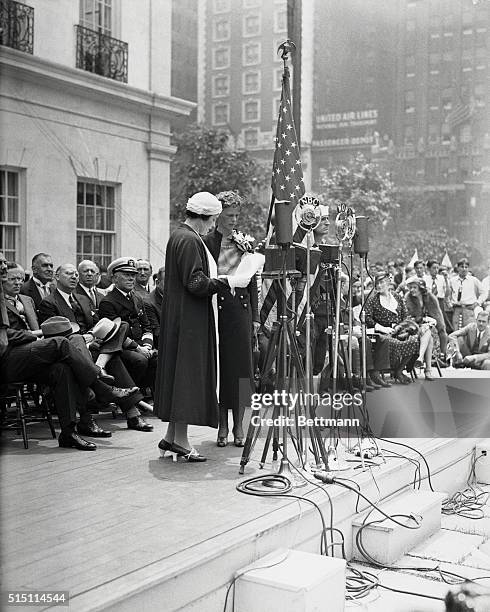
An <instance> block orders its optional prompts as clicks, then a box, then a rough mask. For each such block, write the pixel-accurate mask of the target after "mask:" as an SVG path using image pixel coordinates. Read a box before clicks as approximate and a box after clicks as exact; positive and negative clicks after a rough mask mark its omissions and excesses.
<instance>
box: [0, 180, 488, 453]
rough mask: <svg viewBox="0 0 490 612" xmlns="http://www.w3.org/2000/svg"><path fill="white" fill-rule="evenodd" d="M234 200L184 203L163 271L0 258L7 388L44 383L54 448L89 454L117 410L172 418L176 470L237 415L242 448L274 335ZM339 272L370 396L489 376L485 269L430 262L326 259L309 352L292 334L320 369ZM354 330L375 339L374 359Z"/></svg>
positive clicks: (166, 449) (323, 231) (323, 226)
mask: <svg viewBox="0 0 490 612" xmlns="http://www.w3.org/2000/svg"><path fill="white" fill-rule="evenodd" d="M241 204H242V198H241V197H240V196H239V195H238V194H237V193H235V192H231V191H228V192H222V193H219V194H217V196H214V195H212V194H210V193H207V192H200V193H197V194H195V195H194V196H192V197H191V198H189V200H188V202H187V206H186V217H185V220H184V221H183V222H182V223H181V224H180V225H179V227H178V228H177V229H176V230H175V231H174V232H173V233H172V235H171V236H170V239H169V242H168V244H167V250H166V256H165V267H161V268H159V269H158V270H157V271H156V272H155V274H153V268H152V265H151V263H150V262H149V261H147V260H145V259H136V258H131V257H120V258H118V259H116V260H114V261H112V262H111V264H110V265H109V266H108V268H107V272H106V274H105V278H102V275H101V273H100V270H99V268H98V266H97V264H96V263H95V262H93V261H90V260H83V261H81V262H79V263H78V265H75V263H74V262H69V263H57V266H56V268H55V267H54V263H53V260H52V257H51V256H50V255H49V254H47V253H43V252H41V253H37V254H36V255H34V257H33V258H32V261H31V271H32V274H31V275H27V274H26V273H25V271H24V269H23V267H22V266H21V265H20V264H19V263H17V262H7V261H6V260H5V257H4V256H3V255H2V254H0V281H1V282H0V385H3V386H4V387H6V386H8V384H9V383H18V382H23V383H26V384H28V383H29V384H34V385H37V386H39V385H47V386H48V387H49V388H50V390H51V396H52V399H53V404H54V409H55V411H56V412H57V414H58V419H59V425H60V428H61V433H60V435H59V446H60V447H63V448H75V449H78V450H95V449H96V445H95V444H94V443H93V442H91V441H89V440H86V439H85V438H89V437H93V438H98V437H100V438H102V437H110V436H111V435H112V433H111V432H110V431H106V430H104V429H102V428H101V427H100V426H99V425H98V424H97V423H96V421H95V419H94V415H95V414H97V413H100V412H102V411H104V410H105V409H108V407H109V408H110V407H113V406H114V404H116V405H117V406H118V407H119V408H120V410H121V411H122V412H123V414H124V415H125V417H126V420H127V426H128V428H129V429H132V430H135V431H139V432H148V431H152V430H153V426H152V425H151V424H150V423H149V422H148V421H147V420H145V419H144V418H143V417H142V412H143V413H144V412H149V411H151V410H153V412H154V414H155V415H156V416H157V417H159V418H160V419H161V420H162V421H164V422H167V423H168V428H167V431H166V433H165V436H164V437H163V439H162V440H161V441H160V443H159V448H160V451H161V452H162V454H163V455H164V456H167V455H170V456H172V457H173V458H174V460H176V459H177V458H178V457H182V458H184V459H186V460H187V461H189V462H200V461H205V460H206V458H205V457H203V456H202V455H200V454H199V453H198V452H197V451H196V450H195V449H194V448H193V447H192V444H191V443H190V441H189V438H188V425H206V426H210V427H213V428H217V429H218V434H217V446H218V447H221V448H222V447H225V446H226V445H227V444H228V436H229V431H228V420H229V412H230V411H231V414H232V417H233V428H232V435H233V443H234V444H235V446H238V447H242V446H243V445H244V429H243V417H244V410H245V407H246V405H247V402H246V398H247V393H251V392H252V390H254V389H255V383H256V382H257V381H256V380H254V367H255V366H254V363H253V348H254V347H260V346H262V349H263V350H265V349H264V347H265V348H266V347H267V341H268V337H269V336H270V329H268V328H267V322H266V321H265V320H262V321H261V317H260V311H261V306H262V303H263V301H264V297H265V296H264V294H263V291H261V289H262V283H261V278H260V269H259V266H257V265H256V266H255V267H254V265H255V263H256V262H255V260H253V257H251V256H252V255H253V251H254V248H253V245H252V240H251V239H249V237H247V238H245V237H244V235H243V234H241V233H239V232H237V231H236V225H237V222H238V218H239V212H240V206H241ZM321 215H322V218H321V221H320V223H319V225H318V226H317V227H316V229H315V230H314V232H313V236H314V240H313V242H314V245H313V246H314V248H316V247H319V248H320V247H321V246H322V245H325V244H328V242H329V240H330V238H329V236H328V231H329V211H328V208H327V207H326V206H322V207H321ZM245 261H246V262H247V264H248V268H247V266H243V264H244V263H245ZM252 264H253V265H252ZM245 269H247V270H248V271H246V272H244V270H245ZM338 274H340V275H341V287H342V290H341V295H340V296H339V297H338V299H339V300H340V301H341V308H340V312H341V318H342V330H343V336H342V340H341V341H340V348H341V357H340V361H341V363H340V374H339V376H342V377H345V376H346V375H350V376H351V378H352V382H353V384H357V385H361V384H363V385H365V388H366V390H368V391H369V390H373V389H377V388H381V387H389V386H391V385H392V384H394V383H399V384H409V383H410V382H411V380H412V379H411V377H409V376H407V373H410V372H411V371H412V370H413V369H414V368H424V372H425V378H426V379H427V380H432V379H433V372H432V367H433V365H434V363H437V365H438V366H439V367H446V366H447V365H448V363H451V364H452V365H453V366H454V367H469V368H475V369H481V370H490V327H489V313H490V268H489V275H488V276H486V277H485V278H484V279H482V280H479V279H478V278H476V276H474V275H473V274H472V273H471V270H470V264H469V262H468V260H467V259H465V258H463V259H461V260H460V261H458V262H457V264H456V266H455V268H454V270H451V269H448V268H447V267H445V266H443V265H441V263H440V262H438V261H436V260H435V259H430V260H428V261H427V262H424V261H416V262H415V264H414V265H413V267H412V266H405V265H404V264H403V262H401V261H398V262H395V261H390V262H387V263H386V264H383V263H382V262H376V263H375V264H374V265H373V266H371V267H370V269H369V271H368V274H367V275H366V280H365V281H364V286H363V285H362V284H361V282H362V281H361V278H358V277H356V275H352V278H349V276H347V275H346V274H344V273H343V272H338V267H337V268H336V266H335V262H333V264H332V262H331V261H330V262H329V263H328V264H326V265H325V266H323V268H322V277H321V279H320V282H319V283H317V284H315V294H314V295H313V296H312V302H311V303H312V312H313V314H314V317H313V325H312V330H311V331H312V334H311V340H312V342H311V347H306V346H305V342H304V329H302V328H301V327H300V328H299V329H297V333H298V336H299V337H300V342H299V346H300V347H301V351H302V353H303V357H304V356H305V353H306V350H307V349H308V350H309V349H311V351H312V357H313V359H312V363H313V374H324V373H325V371H326V370H328V369H329V368H331V367H332V350H331V348H332V327H333V325H334V321H333V318H334V310H336V309H335V308H334V307H333V305H334V303H336V301H337V291H336V287H337V280H338V276H337V275H338ZM350 286H351V287H350ZM361 320H364V321H365V324H366V328H367V330H368V333H367V342H366V350H365V352H364V351H363V350H361V349H362V342H361V338H362V333H361ZM348 321H349V322H350V323H351V324H350V325H347V322H348ZM346 332H347V334H348V333H351V337H350V338H349V337H348V336H347V340H345V337H346V335H345V333H346ZM346 343H348V344H349V346H350V347H351V349H352V350H351V351H350V353H351V355H352V359H351V361H352V362H351V363H347V361H346V359H347V357H346V355H347V353H348V352H347V351H346V350H345V344H346ZM364 361H365V364H364ZM364 368H365V371H366V372H367V377H366V380H365V381H362V380H361V377H362V374H361V373H362V372H363V370H364ZM386 373H389V376H386ZM0 394H1V389H0ZM151 399H153V408H152V407H151V406H150V405H149V403H148V402H149V401H151ZM77 415H78V416H77Z"/></svg>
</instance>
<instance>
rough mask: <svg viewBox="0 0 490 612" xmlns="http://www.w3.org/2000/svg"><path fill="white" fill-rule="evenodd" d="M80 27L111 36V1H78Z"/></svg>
mask: <svg viewBox="0 0 490 612" xmlns="http://www.w3.org/2000/svg"><path fill="white" fill-rule="evenodd" d="M80 25H82V26H83V27H85V28H90V29H91V30H95V31H96V32H99V33H101V34H105V35H106V36H112V35H113V34H112V32H113V4H112V0H80Z"/></svg>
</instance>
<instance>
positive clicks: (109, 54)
mask: <svg viewBox="0 0 490 612" xmlns="http://www.w3.org/2000/svg"><path fill="white" fill-rule="evenodd" d="M75 28H76V31H77V68H81V69H82V70H87V71H88V72H94V73H95V74H100V75H101V76H104V77H107V78H108V79H114V80H115V81H122V82H123V83H127V82H128V43H125V42H123V41H122V40H118V39H117V38H112V36H107V35H106V34H101V33H100V32H97V31H96V30H92V29H90V28H85V27H83V26H80V25H77V26H75Z"/></svg>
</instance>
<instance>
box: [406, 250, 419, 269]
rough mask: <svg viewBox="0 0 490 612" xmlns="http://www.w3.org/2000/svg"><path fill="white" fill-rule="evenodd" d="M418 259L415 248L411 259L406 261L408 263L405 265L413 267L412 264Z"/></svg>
mask: <svg viewBox="0 0 490 612" xmlns="http://www.w3.org/2000/svg"><path fill="white" fill-rule="evenodd" d="M418 260H419V254H418V251H417V249H415V251H414V253H413V255H412V259H411V260H410V261H409V262H408V264H407V265H408V266H409V267H410V268H413V266H414V264H415V262H416V261H418Z"/></svg>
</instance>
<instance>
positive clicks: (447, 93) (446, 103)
mask: <svg viewBox="0 0 490 612" xmlns="http://www.w3.org/2000/svg"><path fill="white" fill-rule="evenodd" d="M452 97H453V90H452V88H451V87H445V88H444V89H443V90H442V94H441V104H442V108H443V109H444V110H449V109H450V108H451V106H452V104H451V101H452Z"/></svg>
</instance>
